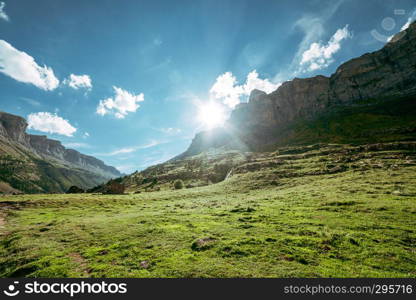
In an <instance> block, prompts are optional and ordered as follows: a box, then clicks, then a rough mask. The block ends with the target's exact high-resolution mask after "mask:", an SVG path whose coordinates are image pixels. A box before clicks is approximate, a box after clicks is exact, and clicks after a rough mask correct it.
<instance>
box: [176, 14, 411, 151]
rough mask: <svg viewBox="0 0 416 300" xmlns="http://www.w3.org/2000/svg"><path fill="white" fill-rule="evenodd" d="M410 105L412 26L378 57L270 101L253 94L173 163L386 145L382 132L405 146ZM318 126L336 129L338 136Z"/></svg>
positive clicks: (284, 90)
mask: <svg viewBox="0 0 416 300" xmlns="http://www.w3.org/2000/svg"><path fill="white" fill-rule="evenodd" d="M415 98H416V23H415V22H414V23H413V24H411V25H410V26H409V28H408V29H407V30H406V31H403V32H400V33H399V34H397V35H396V36H395V37H394V38H393V39H392V40H391V41H390V42H389V43H387V44H386V45H385V46H384V47H383V48H382V49H381V50H379V51H376V52H373V53H367V54H364V55H362V56H361V57H358V58H355V59H352V60H350V61H348V62H346V63H344V64H342V65H341V66H339V67H338V69H337V70H336V72H335V73H334V74H332V75H331V76H330V77H325V76H315V77H312V78H304V79H299V78H295V79H293V80H291V81H287V82H285V83H283V84H282V85H281V86H280V87H279V88H278V89H277V90H276V91H274V92H272V93H270V94H266V93H265V92H262V91H259V90H253V91H252V93H251V95H250V97H249V101H248V103H241V104H239V105H238V106H237V107H236V109H235V110H234V111H233V112H232V114H231V116H230V119H229V120H228V122H227V124H226V126H225V127H224V128H223V129H217V130H216V132H215V134H212V133H210V132H201V133H199V134H197V135H196V136H195V138H194V139H193V141H192V143H191V145H190V147H189V148H188V150H187V151H186V152H185V153H183V154H182V155H180V156H179V157H178V158H184V157H187V156H192V155H195V154H198V153H201V152H203V151H205V150H207V149H209V148H218V147H225V148H228V149H251V150H262V149H267V148H270V147H273V146H275V145H290V144H293V143H295V144H307V143H310V142H337V141H343V142H358V143H360V142H366V141H367V142H368V141H369V140H371V141H377V139H383V140H386V139H387V140H389V139H390V138H389V137H388V136H387V135H388V133H389V132H390V133H391V134H390V137H391V140H396V139H397V138H399V139H401V138H404V139H407V138H409V136H412V137H413V136H415V128H416V124H415V122H412V119H413V121H414V119H415V118H414V117H415V102H416V99H415ZM320 119H321V120H320ZM347 119H348V120H347ZM317 122H318V124H317ZM319 122H320V123H319ZM354 122H355V123H354ZM322 125H326V126H327V127H332V129H335V128H339V127H340V126H342V130H341V131H344V132H340V130H338V131H337V130H332V131H331V128H323V127H322ZM311 129H313V130H311ZM366 132H367V136H364V138H363V137H362V135H363V133H366ZM320 133H322V134H320ZM344 133H348V134H349V135H348V137H347V138H345V135H344ZM386 134H387V135H386ZM310 135H312V137H311V136H310Z"/></svg>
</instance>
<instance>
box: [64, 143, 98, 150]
mask: <svg viewBox="0 0 416 300" xmlns="http://www.w3.org/2000/svg"><path fill="white" fill-rule="evenodd" d="M63 145H64V146H65V147H67V148H85V149H88V148H91V145H89V144H87V143H65V144H63Z"/></svg>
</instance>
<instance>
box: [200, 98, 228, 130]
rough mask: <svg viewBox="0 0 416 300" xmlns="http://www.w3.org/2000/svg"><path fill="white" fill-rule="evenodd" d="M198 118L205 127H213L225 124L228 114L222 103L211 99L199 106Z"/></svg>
mask: <svg viewBox="0 0 416 300" xmlns="http://www.w3.org/2000/svg"><path fill="white" fill-rule="evenodd" d="M197 118H198V121H199V122H200V123H201V124H202V126H203V127H204V128H206V129H212V128H215V127H220V126H222V125H224V122H225V119H226V115H225V111H224V109H223V108H222V107H221V105H220V104H218V103H215V102H213V101H210V102H209V103H205V104H201V105H200V106H199V108H198V116H197Z"/></svg>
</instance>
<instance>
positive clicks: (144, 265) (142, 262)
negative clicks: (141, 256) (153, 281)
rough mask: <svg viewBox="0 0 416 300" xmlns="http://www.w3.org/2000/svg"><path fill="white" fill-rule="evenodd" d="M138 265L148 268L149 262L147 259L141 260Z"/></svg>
mask: <svg viewBox="0 0 416 300" xmlns="http://www.w3.org/2000/svg"><path fill="white" fill-rule="evenodd" d="M140 267H141V268H143V269H148V268H149V267H150V263H149V261H147V260H143V261H141V262H140Z"/></svg>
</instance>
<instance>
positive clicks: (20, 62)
mask: <svg viewBox="0 0 416 300" xmlns="http://www.w3.org/2000/svg"><path fill="white" fill-rule="evenodd" d="M0 72H1V73H4V74H5V75H7V76H10V77H11V78H13V79H15V80H17V81H20V82H24V83H30V84H33V85H35V86H37V87H38V88H41V89H43V90H45V91H51V90H54V89H56V88H57V87H58V85H59V80H58V78H56V77H55V74H54V73H53V70H52V69H51V68H49V67H47V66H43V67H41V66H39V65H38V64H37V63H36V62H35V60H34V58H33V57H31V56H30V55H28V54H26V53H25V52H22V51H19V50H17V49H15V48H14V47H13V46H12V45H10V44H9V43H8V42H6V41H4V40H0Z"/></svg>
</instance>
